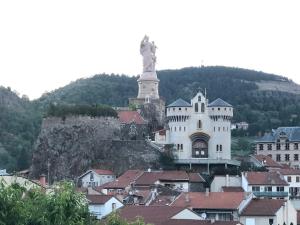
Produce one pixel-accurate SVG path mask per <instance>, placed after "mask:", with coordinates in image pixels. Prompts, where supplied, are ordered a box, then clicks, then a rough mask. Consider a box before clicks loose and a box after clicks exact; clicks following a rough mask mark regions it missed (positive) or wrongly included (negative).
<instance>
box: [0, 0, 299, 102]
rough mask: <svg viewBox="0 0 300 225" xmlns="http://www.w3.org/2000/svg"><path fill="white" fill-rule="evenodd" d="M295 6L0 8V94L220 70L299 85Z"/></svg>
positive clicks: (187, 3)
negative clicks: (145, 48)
mask: <svg viewBox="0 0 300 225" xmlns="http://www.w3.org/2000/svg"><path fill="white" fill-rule="evenodd" d="M299 8H300V1H298V0H282V1H277V0H226V1H224V0H218V1H217V0H182V1H179V0H151V1H145V0H127V1H125V0H109V1H107V0H106V1H105V0H103V1H102V0H82V1H78V0H51V1H45V0H26V1H24V0H10V1H4V0H3V1H0V86H1V85H2V86H5V87H8V86H9V87H11V89H12V90H16V91H17V92H18V93H20V95H23V94H25V95H27V96H29V98H30V99H35V98H38V97H40V96H41V95H42V94H43V93H45V92H49V91H52V90H54V89H57V88H59V87H62V86H64V85H66V84H68V83H70V82H71V81H75V80H76V79H79V78H86V77H91V76H93V75H95V74H100V73H109V74H110V73H115V74H126V75H130V76H132V75H138V74H140V73H141V72H142V57H141V56H140V54H139V45H140V42H141V40H142V38H143V37H144V35H145V34H147V35H148V36H149V37H150V40H151V41H155V43H156V45H157V47H158V48H157V51H156V55H157V65H156V69H157V70H163V69H179V68H182V67H189V66H201V65H205V66H214V65H223V66H231V67H240V68H247V69H254V70H258V71H264V72H267V73H274V74H278V75H282V76H285V77H288V78H290V79H292V80H293V81H295V82H297V83H299V84H300V66H299V59H300V13H299Z"/></svg>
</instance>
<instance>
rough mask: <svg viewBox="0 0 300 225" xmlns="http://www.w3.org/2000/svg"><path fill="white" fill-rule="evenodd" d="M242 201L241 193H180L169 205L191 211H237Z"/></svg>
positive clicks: (242, 194)
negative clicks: (191, 209)
mask: <svg viewBox="0 0 300 225" xmlns="http://www.w3.org/2000/svg"><path fill="white" fill-rule="evenodd" d="M243 200H244V193H242V192H209V193H204V192H185V193H181V195H179V197H178V198H177V199H176V200H175V201H174V202H173V203H172V204H171V205H172V206H179V207H191V208H193V209H230V210H237V209H238V207H239V205H240V204H241V202H242V201H243Z"/></svg>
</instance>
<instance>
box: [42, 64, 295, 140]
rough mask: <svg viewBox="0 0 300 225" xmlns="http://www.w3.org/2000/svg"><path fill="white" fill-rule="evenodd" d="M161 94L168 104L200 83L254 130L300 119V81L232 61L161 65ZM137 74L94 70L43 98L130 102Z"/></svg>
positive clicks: (252, 132)
mask: <svg viewBox="0 0 300 225" xmlns="http://www.w3.org/2000/svg"><path fill="white" fill-rule="evenodd" d="M158 78H159V79H160V86H159V92H160V96H161V97H162V98H163V99H165V100H166V103H167V104H169V103H171V102H172V101H174V100H176V99H177V98H179V97H181V98H184V99H186V100H189V99H191V97H192V96H193V95H195V93H196V92H197V91H198V90H199V88H201V89H202V90H204V89H206V90H207V96H208V98H209V99H210V100H214V99H215V98H218V97H220V98H222V99H224V100H225V101H228V102H229V103H231V104H232V105H233V106H234V108H235V114H234V118H233V120H234V122H239V121H247V122H249V123H250V128H249V134H250V135H256V134H258V133H259V132H264V131H266V130H270V129H272V128H276V127H278V126H293V125H299V124H300V114H299V110H300V101H299V100H300V86H299V85H297V84H295V83H293V82H292V81H291V80H289V79H287V78H285V77H283V76H278V75H273V74H267V73H263V72H258V71H253V70H247V69H240V68H229V67H221V66H214V67H190V68H183V69H180V70H163V71H158ZM136 80H137V77H128V76H125V75H107V74H101V75H95V76H93V77H91V78H87V79H79V80H77V81H75V82H72V83H70V84H69V85H67V86H65V87H63V88H60V89H57V90H55V91H53V92H50V93H47V94H45V95H43V96H42V97H41V98H40V99H39V100H38V102H39V104H41V105H42V106H44V107H45V106H47V105H48V104H49V103H50V102H57V103H61V102H63V103H75V104H95V103H96V104H106V105H111V106H126V105H127V104H128V98H129V97H136V96H137V91H138V87H137V82H136Z"/></svg>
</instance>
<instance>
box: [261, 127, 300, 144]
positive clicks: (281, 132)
mask: <svg viewBox="0 0 300 225" xmlns="http://www.w3.org/2000/svg"><path fill="white" fill-rule="evenodd" d="M280 137H284V138H287V139H288V140H289V141H290V142H298V141H300V127H279V128H277V129H276V130H272V132H271V133H267V134H265V135H264V136H263V137H261V138H260V139H258V140H257V141H256V142H276V141H277V140H278V139H280Z"/></svg>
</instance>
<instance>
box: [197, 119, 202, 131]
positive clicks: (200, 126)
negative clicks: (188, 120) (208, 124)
mask: <svg viewBox="0 0 300 225" xmlns="http://www.w3.org/2000/svg"><path fill="white" fill-rule="evenodd" d="M197 128H198V129H201V128H202V122H201V120H198V123H197Z"/></svg>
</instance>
